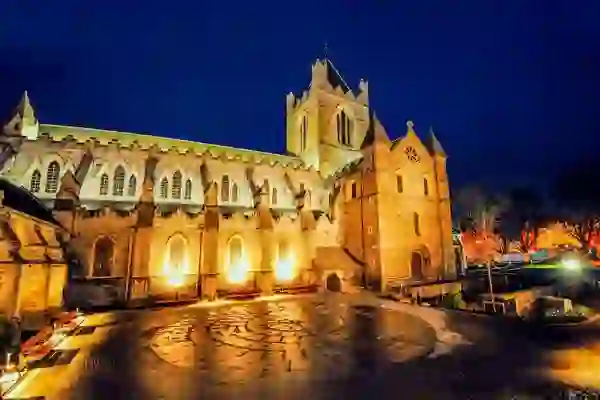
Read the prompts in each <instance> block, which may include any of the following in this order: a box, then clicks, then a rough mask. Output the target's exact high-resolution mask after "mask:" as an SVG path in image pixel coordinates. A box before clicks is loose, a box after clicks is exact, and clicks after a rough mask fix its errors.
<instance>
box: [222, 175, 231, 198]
mask: <svg viewBox="0 0 600 400" xmlns="http://www.w3.org/2000/svg"><path fill="white" fill-rule="evenodd" d="M221 200H222V201H229V176H228V175H223V178H222V179H221Z"/></svg>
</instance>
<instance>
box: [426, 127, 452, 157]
mask: <svg viewBox="0 0 600 400" xmlns="http://www.w3.org/2000/svg"><path fill="white" fill-rule="evenodd" d="M427 147H428V148H429V151H431V152H432V153H433V154H435V155H438V156H442V157H448V156H447V155H446V152H445V151H444V148H443V147H442V144H441V143H440V141H439V140H438V138H437V137H436V136H435V133H434V132H433V129H432V128H430V129H429V138H428V140H427Z"/></svg>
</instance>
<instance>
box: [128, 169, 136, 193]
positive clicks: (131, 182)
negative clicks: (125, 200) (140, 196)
mask: <svg viewBox="0 0 600 400" xmlns="http://www.w3.org/2000/svg"><path fill="white" fill-rule="evenodd" d="M136 190H137V179H136V178H135V175H133V174H132V175H131V176H130V177H129V184H128V185H127V196H135V192H136Z"/></svg>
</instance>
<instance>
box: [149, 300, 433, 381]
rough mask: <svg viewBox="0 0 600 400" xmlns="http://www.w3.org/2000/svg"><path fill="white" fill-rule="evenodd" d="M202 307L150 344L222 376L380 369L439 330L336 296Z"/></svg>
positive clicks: (412, 354) (420, 352)
mask: <svg viewBox="0 0 600 400" xmlns="http://www.w3.org/2000/svg"><path fill="white" fill-rule="evenodd" d="M332 299H335V297H333V298H332ZM195 312H196V313H197V315H192V316H190V313H189V312H188V313H187V314H186V317H185V318H182V319H181V320H179V321H177V322H175V323H173V324H170V325H167V326H165V327H162V328H160V329H158V330H157V331H156V333H155V334H154V335H153V336H152V338H151V339H150V348H151V349H152V350H153V351H154V353H155V354H156V355H157V356H158V357H159V358H161V359H162V360H163V361H166V362H168V363H169V364H171V365H174V366H176V367H180V368H190V369H196V370H198V371H199V373H201V374H203V375H209V376H210V375H213V376H219V379H221V380H222V379H223V377H225V379H226V380H235V381H244V380H248V379H255V378H257V377H264V376H267V375H273V374H286V375H289V374H291V375H295V376H297V374H302V375H303V376H305V377H314V378H318V379H324V378H325V379H327V378H335V377H337V376H340V375H348V374H351V373H356V372H357V371H358V372H361V371H362V372H369V373H373V372H375V371H376V370H377V369H379V368H384V367H385V366H386V365H390V364H391V363H394V362H403V361H407V360H409V359H413V358H416V357H421V356H424V355H426V354H427V353H428V352H430V351H431V350H432V349H433V347H434V345H435V342H436V334H435V331H434V330H433V328H431V327H430V326H429V325H428V324H427V323H426V322H424V321H423V320H421V319H420V318H418V317H415V316H412V315H408V314H405V313H401V312H398V311H394V310H386V309H383V308H379V307H371V306H350V305H348V304H345V303H340V302H339V301H337V302H335V301H331V300H330V301H327V300H325V301H316V300H307V299H303V300H292V301H281V302H257V303H251V304H243V305H234V306H225V307H221V308H216V309H213V310H210V311H207V310H196V311H195Z"/></svg>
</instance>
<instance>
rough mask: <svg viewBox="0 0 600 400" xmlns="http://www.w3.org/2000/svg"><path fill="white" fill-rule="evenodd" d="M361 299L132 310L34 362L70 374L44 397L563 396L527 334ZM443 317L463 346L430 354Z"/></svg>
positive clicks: (342, 297)
mask: <svg viewBox="0 0 600 400" xmlns="http://www.w3.org/2000/svg"><path fill="white" fill-rule="evenodd" d="M363 300H364V299H362V298H361V300H360V301H357V300H356V298H354V297H352V296H345V295H337V294H336V295H328V296H316V297H305V298H295V299H292V300H286V301H281V300H279V301H263V302H252V303H247V304H242V303H235V304H232V305H225V306H221V307H182V308H175V309H164V310H161V311H153V312H136V313H129V314H127V315H128V317H127V318H124V319H118V320H115V323H114V324H113V322H112V321H108V322H106V321H104V322H102V323H99V324H98V326H97V328H96V329H92V328H86V329H85V330H82V332H81V334H78V335H74V336H72V337H71V339H70V340H74V341H75V342H73V343H84V342H85V341H87V342H85V343H94V345H93V347H90V348H87V349H85V348H83V349H82V351H80V352H79V353H77V354H76V355H75V359H74V360H73V361H72V363H71V365H68V366H63V367H52V366H50V367H48V368H40V371H46V372H47V373H48V375H47V376H48V378H47V381H48V382H52V379H54V378H52V377H51V376H50V375H51V373H52V370H53V368H67V370H71V371H75V372H72V373H71V375H72V376H73V377H74V378H73V380H72V383H70V384H69V385H67V386H68V387H65V388H64V389H63V390H61V391H60V392H58V393H54V394H52V395H50V394H48V395H46V399H47V400H54V399H61V400H63V399H65V400H68V399H73V400H74V399H111V400H118V399H133V398H135V399H198V398H202V399H213V398H214V399H224V398H227V399H229V398H248V399H280V398H284V399H286V400H290V399H307V398H310V399H311V400H312V399H339V398H343V399H363V398H369V397H371V398H373V397H377V398H384V399H387V398H407V399H413V398H415V399H417V398H419V399H430V398H431V399H479V398H481V399H490V398H492V399H493V398H515V397H514V396H518V397H516V398H560V397H558V396H559V395H560V392H559V391H560V390H561V388H560V387H558V386H554V385H550V384H548V383H547V382H545V381H543V380H542V379H541V378H540V377H539V376H534V375H532V374H529V372H530V371H531V369H532V368H535V367H538V366H539V365H540V362H541V361H540V360H542V359H543V357H542V355H543V352H544V350H543V349H541V348H540V347H539V346H537V342H539V340H538V339H536V338H535V337H531V336H529V335H528V334H527V333H526V332H521V331H518V330H516V329H515V328H514V327H513V326H510V325H507V324H502V323H500V322H499V321H498V320H494V319H486V318H473V317H471V316H468V315H465V314H460V313H443V312H440V311H437V310H432V309H424V308H418V307H412V306H396V305H394V304H391V303H389V302H386V303H385V307H380V306H379V305H380V304H383V302H382V301H380V300H373V299H372V298H371V300H369V301H363ZM395 304H397V303H395ZM431 315H434V316H437V322H436V319H435V318H430V317H431ZM440 321H445V323H446V324H447V325H448V327H449V328H450V329H451V330H452V331H454V332H458V333H460V334H458V333H454V336H460V337H465V343H470V345H461V346H458V347H453V348H451V349H450V351H449V352H448V353H443V354H441V355H437V356H435V354H434V353H433V350H434V348H436V346H437V345H439V343H440V332H441V330H440V327H439V322H440ZM86 334H87V335H86ZM445 336H449V337H452V333H451V332H446V334H445ZM78 341H79V342H78ZM450 347H452V346H450ZM65 354H67V353H65ZM70 354H73V353H69V354H67V355H70ZM67 355H65V356H64V357H63V356H61V355H58V356H57V359H63V358H64V359H66V358H68V357H67ZM59 356H60V357H59ZM67 372H68V371H67ZM67 375H69V374H68V373H65V375H63V376H67ZM40 376H44V375H40ZM65 379H66V378H65ZM32 385H33V384H32ZM33 386H34V385H33ZM33 386H32V387H33ZM24 392H26V391H25V390H24ZM38 392H40V393H41V392H43V391H42V390H39V391H37V392H35V394H38ZM32 394H33V393H32ZM544 396H546V397H544ZM548 396H550V397H548Z"/></svg>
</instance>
